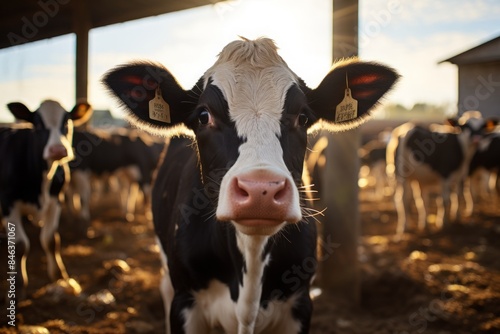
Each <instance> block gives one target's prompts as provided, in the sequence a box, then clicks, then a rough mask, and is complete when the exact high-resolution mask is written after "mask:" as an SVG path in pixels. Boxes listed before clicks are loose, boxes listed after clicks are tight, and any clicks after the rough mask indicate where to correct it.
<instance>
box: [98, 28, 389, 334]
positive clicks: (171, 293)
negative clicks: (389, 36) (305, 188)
mask: <svg viewBox="0 0 500 334" xmlns="http://www.w3.org/2000/svg"><path fill="white" fill-rule="evenodd" d="M397 78H398V75H397V74H396V73H395V71H394V70H392V69H390V68H388V67H385V66H382V65H379V64H376V63H365V62H360V61H358V60H356V59H351V60H348V61H344V62H341V63H339V64H337V65H336V66H335V67H334V68H333V69H332V71H331V72H330V73H328V75H327V76H326V77H325V78H324V80H323V81H322V82H321V84H320V85H319V86H318V87H317V88H316V89H311V88H309V87H307V86H306V84H305V83H304V82H303V81H302V80H301V79H300V78H299V77H298V76H297V75H296V74H295V73H294V72H292V70H291V69H290V68H288V66H287V65H286V63H285V62H284V61H283V59H282V58H281V57H280V56H279V55H278V53H277V48H276V46H275V44H274V43H273V41H272V40H270V39H267V38H261V39H258V40H253V41H252V40H246V39H242V40H237V41H234V42H231V43H229V44H228V45H227V46H226V47H225V48H224V49H223V50H222V52H221V53H220V55H219V58H218V60H217V61H216V62H215V64H214V65H213V66H212V67H211V68H209V69H208V70H207V71H206V72H205V74H204V75H203V76H202V77H201V79H200V80H199V81H198V83H197V84H196V85H195V86H194V87H193V88H192V89H190V90H184V89H183V88H181V87H180V86H179V84H178V83H177V81H176V80H175V78H174V77H173V75H172V74H171V73H170V72H169V71H168V70H166V69H165V68H164V67H162V66H161V65H159V64H154V63H150V62H135V63H130V64H125V65H122V66H119V67H117V68H115V69H113V70H111V71H110V72H109V73H107V74H106V75H105V77H104V79H103V81H104V83H105V85H107V87H108V88H109V89H110V91H111V92H112V93H113V94H115V95H116V96H117V97H118V99H119V100H120V101H121V102H122V103H123V105H124V106H125V107H126V109H127V111H128V113H129V115H130V118H131V120H132V122H133V123H134V124H135V125H136V126H138V127H141V128H143V129H145V130H147V131H150V132H152V133H156V134H158V133H160V134H164V135H165V136H170V135H172V134H183V135H185V136H187V137H189V138H191V140H190V141H188V142H187V143H186V140H185V139H174V140H172V141H171V144H170V147H169V149H168V151H167V153H166V155H165V156H164V159H163V162H162V163H160V167H159V170H158V172H157V176H156V180H155V183H154V186H153V199H152V200H153V203H152V208H153V220H154V226H155V230H156V233H157V236H158V240H159V243H160V245H161V249H162V259H163V263H164V276H163V280H162V283H161V292H162V296H163V300H164V305H165V310H166V326H167V332H171V333H197V334H198V333H209V332H210V331H212V330H213V329H217V330H222V331H224V332H226V333H239V334H243V333H287V334H288V333H290V334H291V333H307V332H308V330H309V324H310V318H311V312H312V302H311V299H310V297H309V286H310V283H311V280H312V278H313V273H312V272H311V271H310V270H309V271H307V273H304V271H303V273H301V275H289V273H290V270H291V269H293V268H300V266H302V265H303V263H304V260H305V259H308V260H313V262H314V263H315V250H316V228H315V224H314V223H313V222H309V221H308V220H307V219H306V217H305V216H306V215H304V213H303V212H304V207H303V197H304V196H303V195H302V196H301V175H302V168H303V162H304V155H305V152H306V147H307V134H308V132H310V131H312V130H313V129H317V128H320V127H324V128H328V129H330V130H332V131H342V130H348V129H352V128H354V127H357V126H358V125H359V124H361V123H363V122H364V121H365V120H366V119H367V116H368V115H369V110H370V109H371V108H372V107H373V106H374V105H375V104H376V103H377V101H378V100H379V99H380V98H381V97H382V96H383V95H384V94H385V93H386V92H387V91H388V90H389V89H390V88H391V87H392V85H393V84H394V82H395V81H396V80H397ZM347 85H348V87H347ZM333 214H334V213H333ZM310 262H311V261H307V263H308V264H309V263H310Z"/></svg>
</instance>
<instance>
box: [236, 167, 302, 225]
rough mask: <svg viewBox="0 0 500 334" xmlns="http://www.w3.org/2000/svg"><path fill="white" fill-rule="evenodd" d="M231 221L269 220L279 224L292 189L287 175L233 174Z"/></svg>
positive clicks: (289, 202)
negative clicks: (237, 175) (234, 175)
mask: <svg viewBox="0 0 500 334" xmlns="http://www.w3.org/2000/svg"><path fill="white" fill-rule="evenodd" d="M229 191H230V195H229V198H230V201H231V205H232V206H233V212H234V217H233V218H232V219H233V220H236V221H243V220H268V221H276V223H278V222H279V223H282V222H283V221H286V220H287V219H288V217H287V215H288V212H289V208H290V206H291V204H292V196H293V194H292V188H291V186H290V184H289V181H288V180H287V179H286V178H280V177H277V176H276V175H272V174H270V175H266V174H265V173H255V174H248V175H244V176H241V177H235V178H234V179H233V182H232V184H231V186H230V189H229Z"/></svg>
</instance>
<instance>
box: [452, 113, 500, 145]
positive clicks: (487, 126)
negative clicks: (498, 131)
mask: <svg viewBox="0 0 500 334" xmlns="http://www.w3.org/2000/svg"><path fill="white" fill-rule="evenodd" d="M447 123H448V124H449V125H451V126H453V127H455V128H456V130H457V131H459V132H460V133H462V134H463V135H462V136H461V139H462V140H463V141H464V144H466V145H467V144H468V145H472V146H474V147H475V146H477V145H478V144H479V141H480V140H481V139H482V138H483V137H484V136H485V135H487V134H488V133H490V132H492V131H494V130H495V127H496V126H497V124H498V120H497V119H496V118H489V119H484V118H483V116H482V115H481V112H479V111H476V110H471V111H466V112H464V113H463V114H462V115H461V116H460V117H459V118H450V119H448V120H447Z"/></svg>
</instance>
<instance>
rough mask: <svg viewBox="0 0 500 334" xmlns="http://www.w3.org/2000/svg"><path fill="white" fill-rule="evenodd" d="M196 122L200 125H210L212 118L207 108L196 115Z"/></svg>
mask: <svg viewBox="0 0 500 334" xmlns="http://www.w3.org/2000/svg"><path fill="white" fill-rule="evenodd" d="M198 122H200V125H212V124H213V120H212V115H211V114H210V112H209V111H208V110H207V109H203V110H202V111H201V112H200V114H199V115H198Z"/></svg>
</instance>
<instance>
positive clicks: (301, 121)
mask: <svg viewBox="0 0 500 334" xmlns="http://www.w3.org/2000/svg"><path fill="white" fill-rule="evenodd" d="M307 121H309V118H308V117H307V116H306V115H305V114H299V116H298V117H297V125H299V126H305V125H306V124H307Z"/></svg>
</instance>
